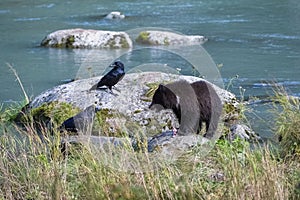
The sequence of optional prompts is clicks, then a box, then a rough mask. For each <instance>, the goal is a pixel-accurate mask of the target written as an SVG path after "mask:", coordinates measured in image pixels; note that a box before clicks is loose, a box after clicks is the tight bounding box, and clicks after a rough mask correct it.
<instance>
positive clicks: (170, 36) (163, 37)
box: [135, 31, 207, 45]
mask: <svg viewBox="0 0 300 200" xmlns="http://www.w3.org/2000/svg"><path fill="white" fill-rule="evenodd" d="M135 40H136V42H138V43H141V44H147V45H197V44H203V43H204V42H206V41H207V38H206V37H204V36H201V35H182V34H178V33H173V32H168V31H142V32H140V33H139V35H138V36H137V38H136V39H135Z"/></svg>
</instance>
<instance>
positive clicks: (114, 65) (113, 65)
mask: <svg viewBox="0 0 300 200" xmlns="http://www.w3.org/2000/svg"><path fill="white" fill-rule="evenodd" d="M116 66H117V65H116V64H115V63H113V64H111V65H109V67H112V68H114V67H116Z"/></svg>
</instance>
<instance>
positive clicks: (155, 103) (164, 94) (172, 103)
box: [149, 84, 179, 110]
mask: <svg viewBox="0 0 300 200" xmlns="http://www.w3.org/2000/svg"><path fill="white" fill-rule="evenodd" d="M159 105H160V106H162V107H163V108H164V109H174V108H178V106H179V99H178V97H177V96H176V95H175V94H174V93H173V92H172V91H171V90H170V89H169V88H168V87H166V86H164V85H162V84H160V85H159V86H158V88H157V90H156V91H155V93H154V95H153V98H152V102H151V104H150V106H149V108H152V107H155V108H157V109H159ZM159 110H161V109H159Z"/></svg>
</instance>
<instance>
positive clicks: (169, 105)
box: [149, 80, 222, 138]
mask: <svg viewBox="0 0 300 200" xmlns="http://www.w3.org/2000/svg"><path fill="white" fill-rule="evenodd" d="M154 106H155V107H156V108H159V107H160V106H161V107H162V108H163V109H172V110H173V112H174V114H175V115H176V117H177V119H178V122H179V124H180V126H179V130H178V134H179V135H187V134H193V133H197V132H199V131H201V129H202V123H203V122H204V123H205V126H206V133H205V135H204V136H205V137H206V138H212V137H213V135H214V133H215V131H216V130H217V127H218V121H219V118H220V115H221V113H222V102H221V100H220V98H219V96H218V94H217V93H216V91H215V89H214V88H213V86H212V85H211V84H210V83H208V82H206V81H197V82H194V83H191V84H190V83H188V82H187V81H185V80H180V81H176V82H173V83H169V84H167V85H162V84H160V85H159V87H158V89H157V90H156V91H155V93H154V95H153V98H152V102H151V104H150V106H149V108H152V107H154ZM162 108H161V109H162Z"/></svg>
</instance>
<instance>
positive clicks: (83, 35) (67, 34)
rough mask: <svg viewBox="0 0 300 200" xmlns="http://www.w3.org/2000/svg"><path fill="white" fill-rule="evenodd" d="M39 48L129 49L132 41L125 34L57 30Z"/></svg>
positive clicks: (87, 30) (100, 31)
mask: <svg viewBox="0 0 300 200" xmlns="http://www.w3.org/2000/svg"><path fill="white" fill-rule="evenodd" d="M41 46H46V47H56V48H113V49H120V48H131V47H132V41H131V39H130V37H129V35H128V34H127V33H125V32H115V31H102V30H92V29H66V30H58V31H55V32H53V33H50V34H49V35H47V36H46V37H45V38H44V39H43V41H42V42H41Z"/></svg>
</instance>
